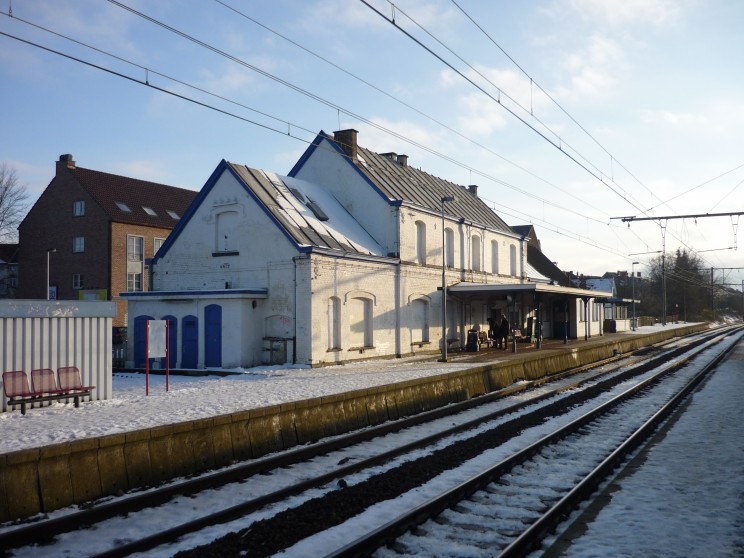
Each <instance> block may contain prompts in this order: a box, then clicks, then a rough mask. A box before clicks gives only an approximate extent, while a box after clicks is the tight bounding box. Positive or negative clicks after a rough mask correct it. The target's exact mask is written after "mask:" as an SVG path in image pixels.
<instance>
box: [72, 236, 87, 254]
mask: <svg viewBox="0 0 744 558" xmlns="http://www.w3.org/2000/svg"><path fill="white" fill-rule="evenodd" d="M72 251H73V252H85V237H84V236H76V237H74V238H73V239H72Z"/></svg>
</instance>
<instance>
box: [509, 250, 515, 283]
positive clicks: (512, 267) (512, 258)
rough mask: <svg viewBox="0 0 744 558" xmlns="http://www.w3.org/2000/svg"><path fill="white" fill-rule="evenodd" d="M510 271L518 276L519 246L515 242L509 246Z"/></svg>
mask: <svg viewBox="0 0 744 558" xmlns="http://www.w3.org/2000/svg"><path fill="white" fill-rule="evenodd" d="M509 273H510V275H512V276H513V277H516V276H517V247H516V246H514V244H512V245H510V246H509Z"/></svg>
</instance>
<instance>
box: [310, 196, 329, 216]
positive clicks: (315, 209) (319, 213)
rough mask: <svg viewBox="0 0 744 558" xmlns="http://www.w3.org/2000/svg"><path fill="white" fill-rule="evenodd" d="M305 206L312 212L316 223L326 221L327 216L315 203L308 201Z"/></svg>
mask: <svg viewBox="0 0 744 558" xmlns="http://www.w3.org/2000/svg"><path fill="white" fill-rule="evenodd" d="M307 206H308V207H309V208H310V211H312V212H313V214H314V215H315V217H316V218H317V219H318V221H328V215H326V213H325V211H323V210H322V209H321V208H320V206H319V205H318V204H317V202H314V201H313V200H308V202H307Z"/></svg>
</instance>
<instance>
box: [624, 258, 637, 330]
mask: <svg viewBox="0 0 744 558" xmlns="http://www.w3.org/2000/svg"><path fill="white" fill-rule="evenodd" d="M639 263H641V262H633V263H632V264H631V265H630V275H631V278H630V279H631V283H630V284H631V285H632V289H633V324H632V325H633V328H632V329H633V331H635V330H636V314H635V266H636V264H639ZM626 292H627V291H626Z"/></svg>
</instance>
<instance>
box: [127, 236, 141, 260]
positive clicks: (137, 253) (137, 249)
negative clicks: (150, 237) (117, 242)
mask: <svg viewBox="0 0 744 558" xmlns="http://www.w3.org/2000/svg"><path fill="white" fill-rule="evenodd" d="M144 245H145V238H144V237H142V236H134V235H131V234H128V235H127V261H129V262H141V261H142V260H143V259H144Z"/></svg>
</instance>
